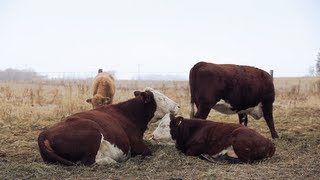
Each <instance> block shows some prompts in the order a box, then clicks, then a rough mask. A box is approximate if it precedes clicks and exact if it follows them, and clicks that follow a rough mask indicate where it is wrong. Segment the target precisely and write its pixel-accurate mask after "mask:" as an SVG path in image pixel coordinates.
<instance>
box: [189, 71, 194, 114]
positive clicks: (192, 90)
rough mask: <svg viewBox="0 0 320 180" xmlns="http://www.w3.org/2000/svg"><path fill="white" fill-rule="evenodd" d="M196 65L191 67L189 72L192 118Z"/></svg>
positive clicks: (191, 112) (192, 112)
mask: <svg viewBox="0 0 320 180" xmlns="http://www.w3.org/2000/svg"><path fill="white" fill-rule="evenodd" d="M194 71H195V67H193V68H191V70H190V73H189V89H190V106H191V110H190V118H193V117H194V99H195V97H194V93H195V92H194V88H195V85H194V78H196V77H195V72H194Z"/></svg>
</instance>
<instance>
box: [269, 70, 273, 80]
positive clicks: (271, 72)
mask: <svg viewBox="0 0 320 180" xmlns="http://www.w3.org/2000/svg"><path fill="white" fill-rule="evenodd" d="M270 75H271V77H272V80H273V70H272V69H271V70H270Z"/></svg>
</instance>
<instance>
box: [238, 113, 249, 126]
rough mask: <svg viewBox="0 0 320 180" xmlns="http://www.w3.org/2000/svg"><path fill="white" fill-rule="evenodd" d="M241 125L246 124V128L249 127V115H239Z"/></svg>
mask: <svg viewBox="0 0 320 180" xmlns="http://www.w3.org/2000/svg"><path fill="white" fill-rule="evenodd" d="M238 117H239V123H240V124H244V125H245V126H247V125H248V115H247V114H238Z"/></svg>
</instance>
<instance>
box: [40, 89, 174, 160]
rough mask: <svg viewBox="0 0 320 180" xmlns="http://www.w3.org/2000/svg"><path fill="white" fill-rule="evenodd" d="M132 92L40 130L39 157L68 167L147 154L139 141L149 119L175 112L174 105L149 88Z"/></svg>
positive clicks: (142, 143)
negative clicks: (125, 96) (132, 93)
mask: <svg viewBox="0 0 320 180" xmlns="http://www.w3.org/2000/svg"><path fill="white" fill-rule="evenodd" d="M148 89H151V88H148ZM134 95H135V97H134V98H132V99H129V100H127V101H123V102H120V103H117V104H110V105H105V106H101V107H98V108H95V109H91V110H87V111H83V112H79V113H75V114H73V115H70V116H68V117H66V118H65V119H64V120H62V121H61V122H59V123H57V124H55V125H53V126H52V127H50V128H48V129H46V130H44V131H42V132H41V133H40V134H39V136H38V146H39V151H40V154H41V157H42V159H43V160H44V161H45V162H47V163H60V164H63V165H68V166H71V165H76V164H84V165H92V164H94V163H96V164H98V165H101V164H110V163H116V162H122V161H125V160H127V159H128V158H129V157H131V156H136V155H142V156H148V155H151V151H150V149H149V148H148V146H147V145H146V144H145V143H144V140H143V135H144V132H145V131H146V129H147V125H148V123H149V121H150V120H151V119H152V118H154V115H155V114H157V115H158V116H164V115H165V114H162V115H161V114H160V113H161V112H171V113H173V114H176V113H177V110H179V108H177V107H176V106H178V104H177V103H175V102H174V101H172V100H171V99H169V98H168V97H166V96H165V95H163V94H161V93H160V92H158V91H156V90H153V89H152V91H150V90H145V91H135V92H134ZM165 105H170V106H165ZM168 107H173V109H168Z"/></svg>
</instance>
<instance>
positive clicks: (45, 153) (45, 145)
mask: <svg viewBox="0 0 320 180" xmlns="http://www.w3.org/2000/svg"><path fill="white" fill-rule="evenodd" d="M38 145H39V150H40V154H41V157H42V159H43V160H44V161H45V162H48V163H55V162H58V163H61V164H64V165H67V166H73V165H75V163H73V162H71V161H69V160H66V159H64V158H62V157H60V156H59V155H57V154H56V153H55V152H54V150H53V149H52V148H51V146H50V143H49V140H48V139H46V136H45V131H44V132H41V133H40V134H39V137H38Z"/></svg>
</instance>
